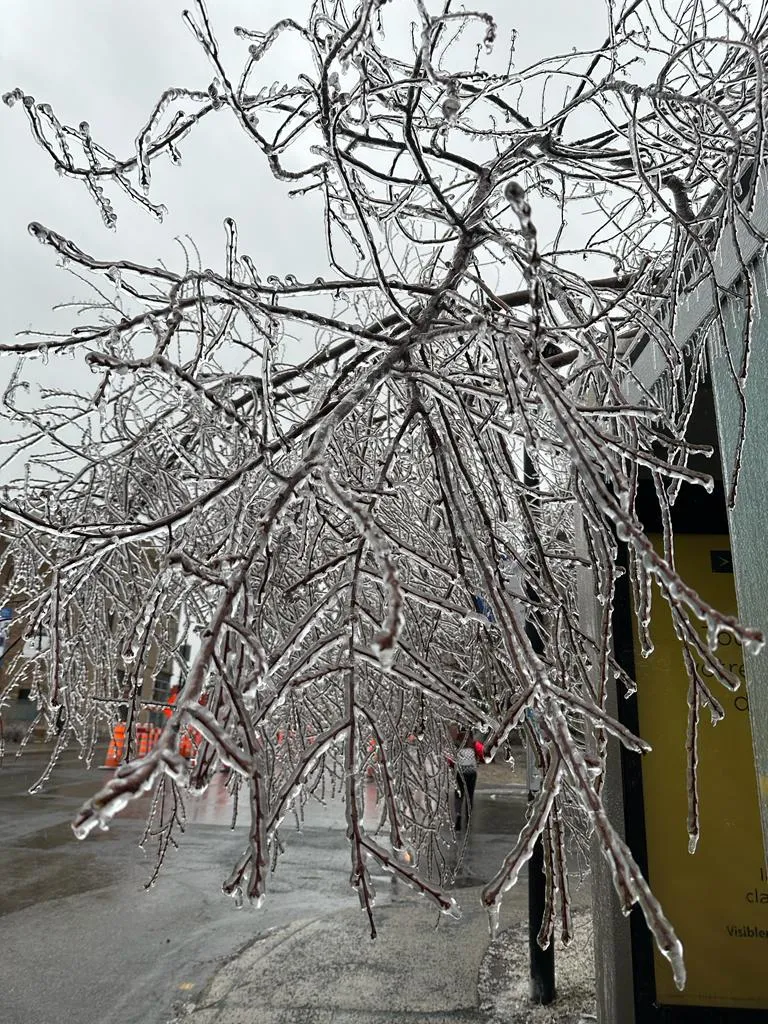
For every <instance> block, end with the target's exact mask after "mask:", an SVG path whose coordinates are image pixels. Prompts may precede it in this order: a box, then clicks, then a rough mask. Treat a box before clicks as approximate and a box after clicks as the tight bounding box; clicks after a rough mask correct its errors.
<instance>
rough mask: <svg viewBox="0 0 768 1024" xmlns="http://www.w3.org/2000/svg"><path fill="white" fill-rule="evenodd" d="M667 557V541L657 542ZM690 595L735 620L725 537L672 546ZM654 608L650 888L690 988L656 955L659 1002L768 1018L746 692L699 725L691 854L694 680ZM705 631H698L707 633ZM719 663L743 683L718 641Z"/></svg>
mask: <svg viewBox="0 0 768 1024" xmlns="http://www.w3.org/2000/svg"><path fill="white" fill-rule="evenodd" d="M652 539H653V540H654V541H655V542H658V543H657V547H659V548H660V547H661V541H660V538H652ZM675 556H676V561H677V568H678V570H679V572H680V575H681V576H682V578H683V579H684V580H685V581H686V583H688V584H690V585H691V586H692V587H693V588H694V589H695V590H697V591H698V592H699V594H700V595H701V597H703V598H704V599H705V600H706V601H708V602H709V603H711V604H712V605H713V606H714V607H716V608H718V609H719V610H720V611H723V612H727V613H730V614H732V615H735V614H736V594H735V590H734V583H733V575H732V573H731V571H730V550H729V541H728V537H727V536H720V535H680V536H678V537H676V538H675ZM656 596H657V600H655V601H654V610H653V617H652V620H651V636H652V639H653V642H654V645H655V651H654V653H653V655H652V656H651V657H650V658H648V659H643V658H641V657H639V656H637V657H636V659H635V671H636V676H637V699H638V712H639V718H640V735H641V736H642V737H643V738H644V739H646V740H647V741H648V742H649V743H650V744H651V745H652V747H653V750H652V752H651V753H650V754H647V755H645V757H644V758H643V802H644V805H645V831H646V841H647V849H648V873H649V881H650V884H651V887H652V889H653V891H654V893H655V894H656V896H657V897H658V899H659V900H660V901H661V905H662V907H663V908H664V911H665V913H666V915H667V917H668V918H669V919H670V921H671V922H672V924H673V926H674V927H675V930H676V931H677V934H678V935H679V937H680V939H681V941H682V943H683V947H684V950H685V964H686V968H687V971H688V982H687V984H686V987H685V990H684V991H683V992H678V991H677V989H676V988H675V986H674V983H673V981H672V973H671V971H670V969H669V965H668V964H667V963H666V961H665V960H663V959H662V958H661V957H660V956H659V955H658V953H657V954H656V961H655V967H656V971H655V974H656V999H657V1001H658V1002H659V1003H667V1004H673V1005H683V1006H713V1007H714V1006H719V1007H734V1008H736V1007H741V1008H745V1009H763V1008H768V879H766V872H765V867H764V865H765V858H764V855H763V843H762V833H761V829H760V812H759V806H758V799H757V783H756V778H755V762H754V757H753V753H752V732H751V729H750V724H749V713H748V705H747V697H746V690H745V688H744V687H742V688H741V689H740V690H739V691H738V692H736V693H730V692H729V691H728V690H726V689H725V688H724V687H722V686H720V685H719V684H717V683H716V682H714V680H712V685H713V687H714V691H713V692H714V693H715V696H716V697H717V698H718V699H719V700H720V701H721V703H722V704H723V707H724V708H725V711H726V716H725V719H724V720H723V721H721V722H720V723H719V724H718V725H717V726H715V727H713V726H712V725H711V724H710V716H709V710H708V709H707V708H704V707H703V708H702V709H701V714H700V720H699V798H700V809H701V819H700V820H701V836H700V839H699V844H698V847H697V850H696V852H695V853H694V854H689V853H688V835H687V830H686V810H687V796H686V752H685V731H686V722H687V691H688V680H687V676H686V672H685V668H684V665H683V659H682V655H681V653H680V644H679V641H678V640H677V638H676V636H675V634H674V631H673V628H672V617H671V615H670V613H669V609H668V607H667V605H666V602H664V601H663V600H661V599H658V595H656ZM702 628H703V627H702ZM717 654H718V657H719V658H720V660H721V661H722V662H723V663H724V664H725V665H726V667H728V668H729V669H730V670H731V671H732V672H733V673H734V674H735V675H736V676H738V677H739V678H741V679H742V680H743V679H744V661H743V655H742V650H741V647H740V646H739V645H738V644H737V643H736V641H735V640H734V638H733V637H732V636H731V635H730V634H728V635H722V636H721V643H720V647H719V648H718V651H717Z"/></svg>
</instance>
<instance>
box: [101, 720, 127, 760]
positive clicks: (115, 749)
mask: <svg viewBox="0 0 768 1024" xmlns="http://www.w3.org/2000/svg"><path fill="white" fill-rule="evenodd" d="M124 748H125V724H124V723H123V722H119V723H118V724H117V725H116V726H115V728H114V731H113V733H112V739H111V740H110V741H109V748H108V750H107V757H106V760H105V761H104V764H103V765H102V768H117V766H118V765H119V764H120V758H121V757H122V756H123V750H124Z"/></svg>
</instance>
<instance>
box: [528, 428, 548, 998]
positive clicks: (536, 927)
mask: <svg viewBox="0 0 768 1024" xmlns="http://www.w3.org/2000/svg"><path fill="white" fill-rule="evenodd" d="M523 483H524V484H525V487H526V488H529V489H531V490H533V491H536V490H537V489H538V486H539V474H538V472H537V469H536V466H535V465H534V463H533V460H532V459H531V456H530V454H529V452H528V449H527V448H526V449H525V452H524V454H523ZM531 505H532V506H535V499H532V500H531ZM525 590H526V597H527V598H528V601H529V602H530V604H531V605H535V604H536V602H537V601H538V594H537V593H536V591H535V589H534V588H533V586H531V584H530V582H527V583H526V585H525ZM525 632H526V635H527V636H528V640H529V641H530V644H531V647H532V648H533V650H534V652H535V653H536V654H543V653H544V644H543V642H542V639H541V634H540V633H539V630H538V627H537V625H536V622H535V621H534V619H533V615H532V613H531V611H530V610H529V611H528V613H527V615H526V617H525ZM528 727H529V728H530V729H535V728H536V721H535V712H531V713H530V716H529V723H528ZM527 755H528V756H527V762H528V763H527V769H528V771H527V775H528V803H529V804H530V803H531V802H532V801H533V800H534V799H535V798H536V794H537V793H538V792H539V790H540V789H541V773H540V772H539V770H538V766H537V764H536V754H535V751H534V750H533V744H532V743H531V742H530V740H529V741H528V743H527ZM545 905H546V879H545V877H544V844H543V842H542V838H541V836H539V837H538V839H537V840H536V844H535V846H534V848H533V855H532V856H531V859H530V861H529V862H528V952H529V970H530V997H531V1002H533V1003H534V1004H536V1005H537V1006H548V1005H549V1004H550V1003H552V1002H554V999H555V947H554V943H552V942H550V944H549V945H548V946H547V948H546V949H542V948H541V946H540V945H539V943H538V942H537V937H538V934H539V931H540V929H541V925H542V921H543V920H544V908H545Z"/></svg>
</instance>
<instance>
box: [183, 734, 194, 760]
mask: <svg viewBox="0 0 768 1024" xmlns="http://www.w3.org/2000/svg"><path fill="white" fill-rule="evenodd" d="M194 752H195V748H194V745H193V743H192V740H191V739H190V738H189V735H188V734H187V733H186V732H184V733H182V734H181V739H180V740H179V753H180V754H181V756H182V757H186V758H189V757H192V755H193V754H194Z"/></svg>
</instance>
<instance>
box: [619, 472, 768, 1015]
mask: <svg viewBox="0 0 768 1024" xmlns="http://www.w3.org/2000/svg"><path fill="white" fill-rule="evenodd" d="M644 484H645V481H643V483H642V484H641V487H640V499H639V503H638V504H639V507H638V514H639V518H640V520H641V522H642V523H643V525H644V526H645V529H646V530H647V531H648V532H649V533H660V532H661V521H660V515H659V510H658V505H657V503H656V500H655V495H654V494H653V487H652V486H651V484H650V481H648V487H647V489H646V487H645V486H644ZM673 527H674V529H675V531H676V532H677V533H688V534H702V533H713V534H717V533H720V534H727V533H728V532H729V531H728V518H727V514H726V509H725V496H724V493H723V488H722V485H721V484H719V483H718V484H717V485H716V487H715V490H714V492H713V494H712V495H705V494H704V492H703V491H702V490H701V489H700V488H684V489H683V490H682V491H681V493H680V496H679V498H678V501H677V502H676V503H675V505H674V507H673ZM618 563H619V565H621V566H622V567H623V568H624V570H625V571H624V573H623V574H622V575H621V577H620V578H619V579H618V580H617V581H616V590H615V600H614V607H613V621H612V625H613V637H614V652H615V656H616V660H617V661H618V663H619V665H620V666H621V667H622V668H623V669H624V671H625V672H627V673H628V675H629V676H630V677H631V678H632V679H634V678H635V651H634V631H633V628H632V599H631V591H630V585H629V575H628V572H627V569H628V559H627V549H626V546H625V545H620V546H619V558H618ZM617 703H618V707H619V719H620V721H621V722H622V724H623V725H626V726H627V728H628V729H631V730H632V731H633V732H637V731H638V728H639V718H638V708H637V697H636V696H635V695H634V694H633V695H632V696H630V697H625V696H624V692H623V688H622V690H621V692H619V694H618V701H617ZM621 776H622V790H623V798H624V832H625V837H626V841H627V844H628V846H629V848H630V850H631V851H632V855H633V857H634V858H635V860H636V861H637V863H638V866H639V867H640V870H641V871H642V872H643V875H644V876H645V877H646V878H647V879H648V881H649V882H650V884H651V885H653V878H650V877H649V875H648V850H647V843H646V833H645V812H644V803H643V777H642V765H641V760H640V755H639V754H633V753H631V752H630V751H628V750H626V749H625V748H624V747H622V748H621ZM629 927H630V937H631V942H632V976H633V979H634V989H635V991H634V1001H635V1024H758V1022H765V1020H766V1011H765V1010H751V1009H744V1008H736V1007H734V1008H720V1007H705V1006H671V1005H667V1004H659V1003H657V1002H656V984H655V975H654V957H653V940H652V939H651V935H650V932H649V931H648V928H647V927H646V924H645V921H644V919H643V915H642V912H641V911H640V910H639V909H638V907H635V908H634V909H633V910H632V913H631V914H630V918H629ZM616 1024H619V1022H616Z"/></svg>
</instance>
